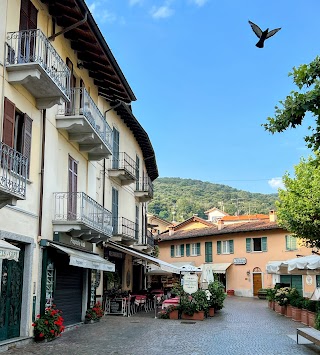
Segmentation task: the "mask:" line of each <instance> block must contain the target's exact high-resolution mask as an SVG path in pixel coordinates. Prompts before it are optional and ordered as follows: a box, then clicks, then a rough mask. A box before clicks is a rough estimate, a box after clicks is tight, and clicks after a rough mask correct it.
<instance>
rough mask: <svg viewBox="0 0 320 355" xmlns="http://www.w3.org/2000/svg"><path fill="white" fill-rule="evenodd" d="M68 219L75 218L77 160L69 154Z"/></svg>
mask: <svg viewBox="0 0 320 355" xmlns="http://www.w3.org/2000/svg"><path fill="white" fill-rule="evenodd" d="M68 175H69V180H68V181H69V187H68V190H69V191H68V220H74V219H77V184H78V162H77V161H76V160H74V159H73V158H72V157H71V156H70V155H69V174H68Z"/></svg>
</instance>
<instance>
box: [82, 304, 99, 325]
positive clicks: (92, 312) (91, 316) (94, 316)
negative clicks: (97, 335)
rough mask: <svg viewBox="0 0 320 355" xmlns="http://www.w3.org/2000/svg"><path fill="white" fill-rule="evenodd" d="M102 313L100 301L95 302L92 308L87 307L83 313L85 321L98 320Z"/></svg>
mask: <svg viewBox="0 0 320 355" xmlns="http://www.w3.org/2000/svg"><path fill="white" fill-rule="evenodd" d="M103 315H104V312H103V309H102V306H101V303H100V302H97V303H96V304H95V305H94V306H93V307H92V308H88V309H87V311H86V315H85V321H84V322H85V323H86V324H88V323H95V322H99V321H100V318H101V317H102V316H103Z"/></svg>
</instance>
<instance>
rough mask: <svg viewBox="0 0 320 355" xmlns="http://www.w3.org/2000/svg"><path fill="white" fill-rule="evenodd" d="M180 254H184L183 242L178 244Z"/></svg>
mask: <svg viewBox="0 0 320 355" xmlns="http://www.w3.org/2000/svg"><path fill="white" fill-rule="evenodd" d="M180 252H181V256H184V244H181V245H180Z"/></svg>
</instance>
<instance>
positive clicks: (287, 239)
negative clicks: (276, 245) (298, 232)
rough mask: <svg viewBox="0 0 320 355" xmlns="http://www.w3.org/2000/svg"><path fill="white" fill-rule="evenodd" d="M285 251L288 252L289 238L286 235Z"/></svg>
mask: <svg viewBox="0 0 320 355" xmlns="http://www.w3.org/2000/svg"><path fill="white" fill-rule="evenodd" d="M286 250H290V245H289V236H288V235H286Z"/></svg>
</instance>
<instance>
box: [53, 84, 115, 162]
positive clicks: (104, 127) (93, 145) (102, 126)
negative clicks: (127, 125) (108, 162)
mask: <svg viewBox="0 0 320 355" xmlns="http://www.w3.org/2000/svg"><path fill="white" fill-rule="evenodd" d="M56 124H57V128H58V129H63V130H67V132H68V134H69V140H70V141H72V142H77V143H78V144H79V149H80V151H82V152H87V153H88V159H89V160H101V159H103V158H108V157H109V156H110V155H111V154H112V130H111V128H110V126H109V125H108V123H107V121H106V120H105V118H104V116H103V114H102V113H101V112H100V110H99V108H98V107H97V105H96V104H95V103H94V101H93V99H92V98H91V96H90V95H89V93H88V91H87V90H86V89H85V88H72V89H71V90H70V103H66V104H65V105H64V106H63V105H62V107H61V108H60V109H59V111H58V115H57V116H56Z"/></svg>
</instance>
